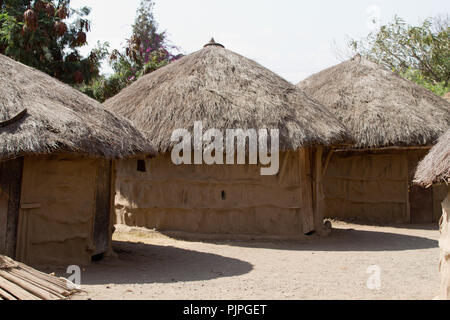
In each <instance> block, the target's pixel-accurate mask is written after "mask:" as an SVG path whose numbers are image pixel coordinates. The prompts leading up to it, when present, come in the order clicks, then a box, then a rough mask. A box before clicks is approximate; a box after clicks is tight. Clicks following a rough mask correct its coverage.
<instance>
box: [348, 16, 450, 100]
mask: <svg viewBox="0 0 450 320" xmlns="http://www.w3.org/2000/svg"><path fill="white" fill-rule="evenodd" d="M348 45H349V47H350V48H351V49H352V50H353V51H354V52H358V53H360V54H361V55H362V56H365V57H367V58H369V59H371V60H373V61H375V62H378V63H381V64H383V65H385V66H386V67H388V68H390V69H391V70H393V71H395V72H398V73H399V74H400V75H402V76H403V77H405V78H407V79H409V80H412V81H414V82H416V83H418V84H420V85H423V86H425V87H427V88H428V89H430V90H432V91H434V92H435V93H436V94H439V95H444V94H445V93H446V92H448V91H450V87H449V79H450V28H449V20H448V17H447V18H445V19H443V18H428V19H426V20H425V21H424V22H423V23H422V24H421V25H419V26H411V25H408V24H407V23H405V21H403V20H402V19H401V18H399V17H395V18H394V19H393V21H392V22H390V23H388V24H386V25H384V26H382V27H381V28H380V29H379V30H378V31H377V32H374V33H371V34H369V35H368V36H367V37H366V38H364V39H362V40H354V39H351V40H350V41H349V43H348Z"/></svg>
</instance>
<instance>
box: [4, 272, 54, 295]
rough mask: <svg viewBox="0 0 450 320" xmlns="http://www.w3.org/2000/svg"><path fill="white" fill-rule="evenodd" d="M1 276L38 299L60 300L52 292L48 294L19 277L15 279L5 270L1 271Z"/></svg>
mask: <svg viewBox="0 0 450 320" xmlns="http://www.w3.org/2000/svg"><path fill="white" fill-rule="evenodd" d="M0 276H1V277H3V278H5V279H6V280H8V281H9V282H12V283H15V284H17V285H18V286H20V287H22V288H23V289H25V290H27V291H28V292H30V293H31V294H33V295H35V296H36V297H38V298H40V299H43V300H57V299H58V297H57V296H55V295H54V294H51V293H50V292H48V291H46V290H44V289H41V288H39V287H37V286H35V285H33V284H32V283H30V282H28V281H25V280H22V279H20V278H18V277H15V276H13V275H12V274H10V273H8V272H6V271H4V270H0Z"/></svg>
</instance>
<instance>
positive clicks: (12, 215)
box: [0, 158, 23, 258]
mask: <svg viewBox="0 0 450 320" xmlns="http://www.w3.org/2000/svg"><path fill="white" fill-rule="evenodd" d="M22 167H23V158H19V159H15V160H10V161H3V162H0V255H1V254H3V255H7V256H9V257H11V258H14V257H15V250H16V239H17V222H18V219H19V204H20V192H21V185H22Z"/></svg>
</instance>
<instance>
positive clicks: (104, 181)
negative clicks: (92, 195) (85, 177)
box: [93, 160, 111, 256]
mask: <svg viewBox="0 0 450 320" xmlns="http://www.w3.org/2000/svg"><path fill="white" fill-rule="evenodd" d="M110 210H111V162H110V161H104V160H103V161H100V165H99V170H98V179H97V195H96V210H95V220H94V246H95V251H94V253H93V256H97V255H100V254H102V253H105V252H107V251H108V247H109V235H110V232H111V230H110V227H111V226H110V220H111V211H110Z"/></svg>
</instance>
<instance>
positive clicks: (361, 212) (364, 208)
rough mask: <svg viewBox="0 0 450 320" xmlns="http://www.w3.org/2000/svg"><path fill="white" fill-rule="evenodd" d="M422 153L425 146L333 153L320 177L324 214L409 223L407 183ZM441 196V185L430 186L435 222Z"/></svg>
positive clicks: (442, 194)
mask: <svg viewBox="0 0 450 320" xmlns="http://www.w3.org/2000/svg"><path fill="white" fill-rule="evenodd" d="M426 153H427V150H426V149H416V150H415V149H409V150H390V151H368V152H363V151H358V152H336V153H335V154H334V155H333V157H332V159H331V161H330V164H329V166H328V169H327V171H326V173H325V177H324V195H325V216H326V217H328V218H343V219H349V218H357V219H359V220H363V221H369V222H376V223H409V222H410V221H411V216H410V194H409V191H410V186H412V181H413V177H414V173H415V170H416V167H417V164H418V162H419V161H420V160H422V159H423V157H424V156H425V155H426ZM445 196H446V190H443V189H442V186H434V187H433V199H432V201H433V204H430V219H431V220H434V221H435V222H437V221H438V220H439V217H440V215H441V206H440V203H441V202H442V200H443V199H444V197H445ZM431 210H432V211H433V212H431Z"/></svg>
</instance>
